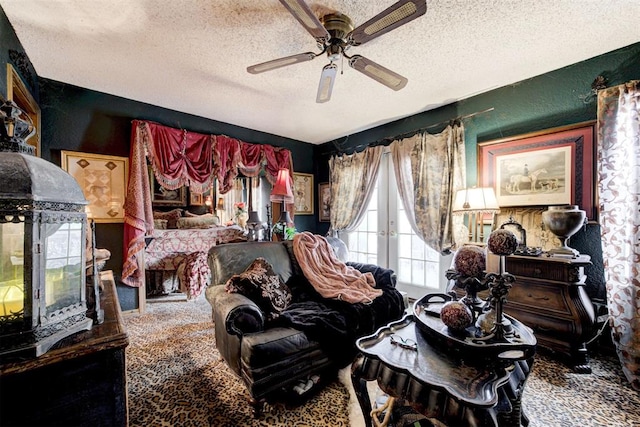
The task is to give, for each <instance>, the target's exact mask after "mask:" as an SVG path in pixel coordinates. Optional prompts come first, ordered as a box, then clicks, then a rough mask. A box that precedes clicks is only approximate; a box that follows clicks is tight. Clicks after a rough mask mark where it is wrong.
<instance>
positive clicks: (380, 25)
mask: <svg viewBox="0 0 640 427" xmlns="http://www.w3.org/2000/svg"><path fill="white" fill-rule="evenodd" d="M416 11H417V9H416V5H415V4H413V3H406V4H404V5H402V6H401V7H399V8H398V9H396V10H394V11H393V12H391V13H390V14H389V15H386V16H383V17H382V19H379V20H377V21H374V22H372V23H371V24H369V25H367V26H366V27H365V29H364V32H365V34H367V35H372V34H375V33H377V32H379V31H382V30H384V29H385V28H387V27H390V26H392V25H393V24H395V23H396V22H399V21H402V20H403V19H406V18H408V17H409V16H411V15H412V14H414V13H416Z"/></svg>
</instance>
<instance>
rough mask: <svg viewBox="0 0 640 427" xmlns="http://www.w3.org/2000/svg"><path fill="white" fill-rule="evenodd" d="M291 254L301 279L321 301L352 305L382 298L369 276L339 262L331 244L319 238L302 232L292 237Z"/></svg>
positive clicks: (370, 275) (369, 274) (371, 276)
mask: <svg viewBox="0 0 640 427" xmlns="http://www.w3.org/2000/svg"><path fill="white" fill-rule="evenodd" d="M293 253H294V255H295V257H296V259H297V260H298V264H300V268H301V269H302V272H303V273H304V276H305V277H306V278H307V280H309V283H311V285H312V286H313V287H314V289H315V290H316V291H317V292H318V293H319V294H320V295H322V297H324V298H335V299H339V300H342V301H346V302H350V303H352V304H355V303H360V302H361V303H371V302H372V301H373V300H374V299H375V298H376V297H378V296H380V295H382V290H381V289H375V280H374V278H373V274H371V273H361V272H360V271H359V270H357V269H355V268H353V267H351V266H348V265H346V264H345V263H344V262H342V261H340V260H339V259H338V257H337V256H336V255H335V253H334V252H333V248H332V246H331V244H330V243H329V242H328V241H327V239H325V238H324V237H322V236H319V235H317V234H313V233H310V232H308V231H305V232H303V233H298V234H296V235H295V236H293Z"/></svg>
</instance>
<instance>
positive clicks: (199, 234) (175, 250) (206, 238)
mask: <svg viewBox="0 0 640 427" xmlns="http://www.w3.org/2000/svg"><path fill="white" fill-rule="evenodd" d="M153 237H154V238H153V240H152V241H151V243H149V245H148V246H147V248H146V249H145V265H146V268H147V270H177V269H178V266H179V265H180V263H181V262H182V261H183V260H184V258H185V257H186V256H187V255H188V254H191V253H194V252H204V253H209V249H210V248H211V247H212V246H216V245H219V244H223V243H228V242H234V241H240V240H243V239H244V238H243V236H242V230H241V229H240V227H238V226H231V227H216V228H197V229H178V230H156V231H155V232H154V236H153Z"/></svg>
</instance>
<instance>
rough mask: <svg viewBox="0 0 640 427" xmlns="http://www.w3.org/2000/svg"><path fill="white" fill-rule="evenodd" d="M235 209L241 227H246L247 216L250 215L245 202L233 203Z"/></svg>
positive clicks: (236, 218)
mask: <svg viewBox="0 0 640 427" xmlns="http://www.w3.org/2000/svg"><path fill="white" fill-rule="evenodd" d="M233 209H234V211H235V215H234V218H235V221H236V224H238V225H239V226H240V227H242V228H245V226H246V225H247V218H248V217H249V215H248V214H247V206H246V205H245V203H244V202H238V203H234V204H233Z"/></svg>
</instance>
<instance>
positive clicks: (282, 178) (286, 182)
mask: <svg viewBox="0 0 640 427" xmlns="http://www.w3.org/2000/svg"><path fill="white" fill-rule="evenodd" d="M269 200H271V201H272V202H278V203H281V204H282V209H281V211H280V218H279V219H278V222H276V223H275V224H274V228H275V226H278V227H277V228H280V227H281V228H282V238H283V239H284V229H285V227H286V226H287V224H290V223H292V222H293V220H292V219H291V216H290V215H289V212H288V211H287V203H293V201H294V198H293V191H292V190H291V176H290V175H289V169H280V170H279V171H278V177H277V179H276V183H275V184H274V186H273V190H272V191H271V196H270V197H269Z"/></svg>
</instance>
